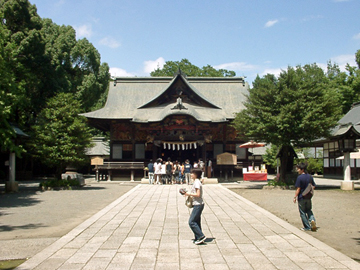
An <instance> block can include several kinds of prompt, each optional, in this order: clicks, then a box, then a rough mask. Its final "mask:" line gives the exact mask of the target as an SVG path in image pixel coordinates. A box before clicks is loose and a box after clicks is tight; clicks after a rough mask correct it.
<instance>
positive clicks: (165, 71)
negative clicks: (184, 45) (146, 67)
mask: <svg viewBox="0 0 360 270" xmlns="http://www.w3.org/2000/svg"><path fill="white" fill-rule="evenodd" d="M179 69H181V71H182V72H183V73H185V74H186V75H187V76H189V77H234V76H235V75H236V74H235V71H231V70H226V69H215V68H214V67H212V66H210V65H207V66H204V67H202V68H199V67H197V66H195V65H193V64H191V63H190V61H189V60H188V59H186V58H184V59H182V60H181V61H180V62H179V61H166V63H165V65H164V66H163V68H161V69H160V68H159V67H158V68H157V69H156V70H154V71H153V72H151V73H150V75H151V76H152V77H161V76H164V77H166V76H170V77H171V76H173V75H174V74H175V73H176V72H177V71H178V70H179Z"/></svg>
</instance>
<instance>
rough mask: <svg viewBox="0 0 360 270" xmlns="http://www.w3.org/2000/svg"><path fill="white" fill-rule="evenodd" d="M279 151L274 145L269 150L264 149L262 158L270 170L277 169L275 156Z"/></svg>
mask: <svg viewBox="0 0 360 270" xmlns="http://www.w3.org/2000/svg"><path fill="white" fill-rule="evenodd" d="M278 151H279V147H278V146H276V145H273V144H272V145H271V146H270V147H269V148H267V149H266V152H265V155H264V156H263V159H264V163H265V164H266V165H268V166H271V167H272V168H277V166H278V164H277V162H278V161H277V158H276V155H277V153H278Z"/></svg>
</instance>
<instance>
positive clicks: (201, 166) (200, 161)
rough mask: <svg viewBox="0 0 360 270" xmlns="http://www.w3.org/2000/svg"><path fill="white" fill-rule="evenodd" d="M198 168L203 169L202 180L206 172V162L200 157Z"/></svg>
mask: <svg viewBox="0 0 360 270" xmlns="http://www.w3.org/2000/svg"><path fill="white" fill-rule="evenodd" d="M198 168H200V170H201V171H202V173H201V181H202V180H203V178H204V174H205V163H204V161H203V160H202V159H201V158H199V163H198Z"/></svg>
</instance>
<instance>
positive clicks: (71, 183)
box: [39, 179, 80, 189]
mask: <svg viewBox="0 0 360 270" xmlns="http://www.w3.org/2000/svg"><path fill="white" fill-rule="evenodd" d="M78 186H80V184H79V181H78V180H77V179H53V180H48V181H45V182H42V183H40V185H39V187H40V188H43V189H48V188H67V189H71V187H78Z"/></svg>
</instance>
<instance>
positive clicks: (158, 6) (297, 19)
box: [30, 0, 360, 84]
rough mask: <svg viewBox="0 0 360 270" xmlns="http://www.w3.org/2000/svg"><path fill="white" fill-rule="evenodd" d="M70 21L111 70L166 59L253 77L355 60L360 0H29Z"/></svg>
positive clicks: (43, 12)
mask: <svg viewBox="0 0 360 270" xmlns="http://www.w3.org/2000/svg"><path fill="white" fill-rule="evenodd" d="M30 2H31V4H35V5H36V7H37V9H38V14H39V15H40V16H41V17H42V18H50V19H52V20H53V21H54V22H55V23H56V24H59V25H63V24H64V25H71V26H72V27H74V28H75V30H76V35H77V38H84V37H85V38H87V39H88V40H89V41H90V42H91V43H92V44H93V45H94V46H95V47H96V48H97V49H98V51H99V52H100V54H101V61H102V62H107V63H108V64H109V66H110V72H111V73H112V75H113V76H118V77H119V76H138V77H143V76H150V75H149V73H150V72H151V71H152V70H154V69H155V68H156V67H158V66H159V67H162V65H163V64H164V63H165V61H180V60H181V59H183V58H187V59H188V60H189V61H190V62H191V63H192V64H194V65H196V66H199V67H202V66H205V65H208V64H209V65H211V66H213V67H215V68H225V69H229V70H234V71H235V72H236V75H237V76H246V77H247V78H246V80H247V81H248V82H249V83H250V84H251V83H252V81H253V80H254V79H255V77H256V75H257V74H259V75H260V76H263V75H265V74H266V73H272V74H276V75H278V74H279V73H280V71H281V69H286V68H287V67H288V66H296V65H305V64H311V63H317V64H318V65H320V66H322V67H324V68H325V67H326V64H327V62H328V61H330V60H331V61H332V62H335V63H337V64H338V65H339V66H340V67H341V68H342V69H344V67H345V65H346V63H349V64H350V65H353V66H354V65H355V53H356V51H357V50H359V49H360V16H359V10H360V1H359V0H302V1H295V0H292V1H289V0H252V1H250V0H224V1H219V0H218V1H215V0H207V1H205V0H192V1H190V0H182V1H181V0H180V1H179V0H178V1H173V0H167V1H165V0H151V1H149V0H86V1H85V0H55V1H49V0H30Z"/></svg>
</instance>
